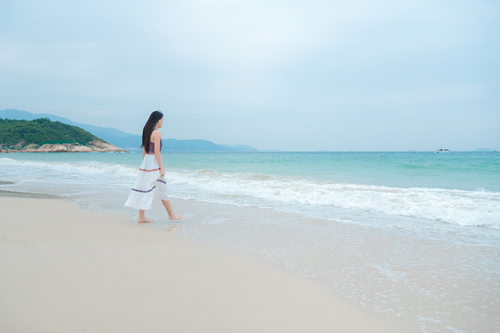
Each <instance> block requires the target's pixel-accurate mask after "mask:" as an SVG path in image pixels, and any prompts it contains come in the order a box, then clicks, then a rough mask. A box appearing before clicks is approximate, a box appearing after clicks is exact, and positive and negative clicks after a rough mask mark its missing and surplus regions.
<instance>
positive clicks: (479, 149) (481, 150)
mask: <svg viewBox="0 0 500 333" xmlns="http://www.w3.org/2000/svg"><path fill="white" fill-rule="evenodd" d="M474 151H480V152H494V151H495V150H493V149H488V148H477V149H475V150H474Z"/></svg>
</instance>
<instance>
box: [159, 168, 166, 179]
mask: <svg viewBox="0 0 500 333" xmlns="http://www.w3.org/2000/svg"><path fill="white" fill-rule="evenodd" d="M163 176H165V169H163V166H161V167H160V177H163Z"/></svg>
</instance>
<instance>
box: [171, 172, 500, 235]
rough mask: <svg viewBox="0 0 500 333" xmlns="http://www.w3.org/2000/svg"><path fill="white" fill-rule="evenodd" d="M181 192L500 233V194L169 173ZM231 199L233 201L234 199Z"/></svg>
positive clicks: (235, 200) (258, 176)
mask: <svg viewBox="0 0 500 333" xmlns="http://www.w3.org/2000/svg"><path fill="white" fill-rule="evenodd" d="M168 176H169V179H170V180H171V181H172V182H173V183H175V184H176V185H177V186H178V187H180V188H181V187H183V186H184V187H188V188H190V189H191V190H190V193H198V196H199V197H202V196H204V194H207V193H210V194H212V196H210V198H211V200H213V201H217V200H218V198H224V199H223V200H224V203H228V200H229V201H233V203H235V204H238V203H239V202H238V201H245V202H249V203H250V204H251V203H252V198H253V199H258V200H260V202H262V200H265V201H266V202H268V203H271V205H272V204H273V203H279V204H288V205H303V206H317V207H338V208H344V209H352V210H361V211H371V212H378V213H383V214H388V215H396V216H406V217H417V218H424V219H428V220H437V221H443V222H447V223H453V224H457V225H462V226H486V227H493V228H500V208H499V207H500V193H498V192H486V191H462V190H448V189H432V188H397V187H386V186H375V185H358V184H340V183H328V182H318V181H310V180H307V179H293V178H281V177H269V176H266V175H255V174H229V173H226V174H216V175H215V174H207V173H204V174H200V173H192V172H174V173H169V175H168ZM228 198H230V199H228Z"/></svg>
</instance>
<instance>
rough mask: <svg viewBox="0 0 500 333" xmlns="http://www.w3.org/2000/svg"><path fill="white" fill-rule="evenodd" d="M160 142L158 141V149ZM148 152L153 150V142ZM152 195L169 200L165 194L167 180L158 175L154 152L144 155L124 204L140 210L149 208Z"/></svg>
mask: <svg viewBox="0 0 500 333" xmlns="http://www.w3.org/2000/svg"><path fill="white" fill-rule="evenodd" d="M161 146H162V142H161V141H160V150H161ZM149 151H150V152H154V143H153V142H151V143H150V147H149ZM153 197H156V198H158V199H160V200H169V199H168V195H167V182H166V181H165V178H164V177H160V166H159V165H158V162H157V161H156V158H155V155H154V153H148V154H146V155H144V159H143V160H142V163H141V166H140V167H139V174H138V176H137V179H136V181H135V184H134V187H133V188H132V189H131V190H130V193H129V195H128V200H127V202H126V203H125V206H127V207H132V208H135V209H140V210H150V209H151V206H152V203H153Z"/></svg>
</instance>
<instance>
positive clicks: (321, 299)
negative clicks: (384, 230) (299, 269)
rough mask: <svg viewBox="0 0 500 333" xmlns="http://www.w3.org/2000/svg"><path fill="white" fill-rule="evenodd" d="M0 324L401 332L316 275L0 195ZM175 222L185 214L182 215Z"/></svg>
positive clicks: (70, 328)
mask: <svg viewBox="0 0 500 333" xmlns="http://www.w3.org/2000/svg"><path fill="white" fill-rule="evenodd" d="M0 211H1V216H0V266H1V269H2V271H1V274H0V331H1V332H83V331H85V332H217V333H223V332H237V333H240V332H287V333H291V332H315V333H316V332H329V333H331V332H342V333H344V332H370V333H376V332H384V333H387V332H396V331H398V330H397V329H393V328H392V327H388V326H387V323H386V322H382V321H380V318H375V317H374V316H373V315H371V314H368V313H365V312H364V311H363V310H361V309H358V308H357V307H355V306H353V305H352V304H350V303H349V302H348V301H347V300H344V299H343V298H341V297H338V296H337V295H333V294H332V293H330V292H329V291H327V290H326V289H325V288H323V287H322V286H320V285H318V284H316V283H315V282H314V281H311V280H308V279H305V278H301V277H299V276H295V275H293V274H291V273H288V272H283V271H280V270H277V269H274V268H272V267H271V266H268V265H266V264H265V263H261V262H258V261H255V260H253V259H251V258H247V257H245V256H243V255H240V254H236V253H232V252H228V251H225V250H222V249H219V248H216V247H212V246H208V245H203V244H198V243H195V242H192V241H189V240H186V239H184V238H182V237H181V236H179V235H176V234H175V233H174V232H168V231H166V230H161V229H159V228H155V227H154V225H151V224H149V225H138V224H135V223H132V222H130V221H129V220H128V218H127V217H124V216H120V215H112V214H105V213H97V212H91V211H84V210H80V209H78V208H76V207H75V206H74V205H73V204H72V203H71V202H69V201H66V200H62V199H35V198H11V197H0ZM181 223H182V222H181Z"/></svg>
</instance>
